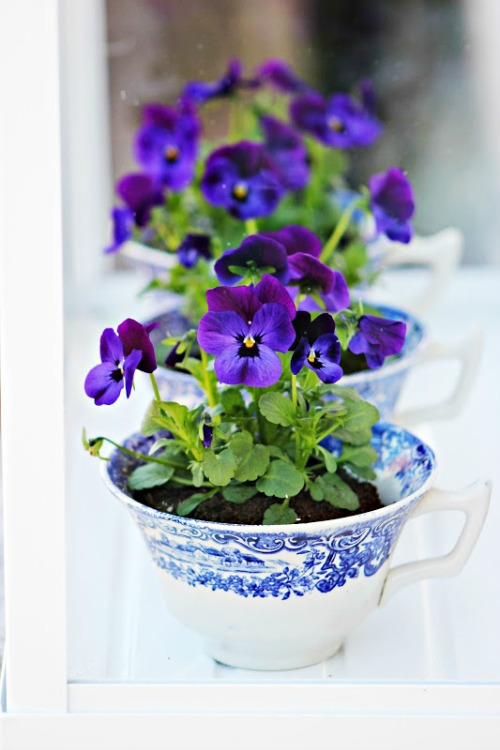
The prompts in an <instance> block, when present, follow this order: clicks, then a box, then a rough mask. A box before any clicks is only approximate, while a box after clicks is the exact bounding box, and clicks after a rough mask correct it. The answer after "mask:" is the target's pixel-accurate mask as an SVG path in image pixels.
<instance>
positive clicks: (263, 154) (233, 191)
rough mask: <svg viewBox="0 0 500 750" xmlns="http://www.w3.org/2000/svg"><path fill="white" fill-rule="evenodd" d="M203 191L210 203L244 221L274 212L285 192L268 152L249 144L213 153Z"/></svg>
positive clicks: (208, 161) (206, 169) (203, 183)
mask: <svg viewBox="0 0 500 750" xmlns="http://www.w3.org/2000/svg"><path fill="white" fill-rule="evenodd" d="M201 189H202V192H203V195H204V196H205V198H206V200H207V201H208V202H209V203H212V204H213V205H214V206H222V207H223V208H225V209H226V211H228V212H229V213H230V214H231V215H232V216H235V217H236V218H237V219H242V220H245V219H254V218H258V217H260V216H267V215H268V214H270V213H272V212H273V211H274V209H275V208H276V206H277V205H278V203H279V201H280V200H281V197H282V195H283V193H284V187H283V185H282V184H281V180H280V175H279V171H278V169H277V167H276V166H275V164H274V162H273V161H272V159H271V157H270V156H269V154H268V153H267V151H266V149H265V148H264V146H263V145H262V144H260V143H251V142H250V141H240V142H239V143H236V144H233V145H230V146H223V147H222V148H218V149H216V150H215V151H213V152H212V153H211V154H210V156H209V157H208V159H207V163H206V166H205V173H204V175H203V178H202V181H201Z"/></svg>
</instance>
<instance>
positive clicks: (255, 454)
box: [229, 430, 270, 482]
mask: <svg viewBox="0 0 500 750" xmlns="http://www.w3.org/2000/svg"><path fill="white" fill-rule="evenodd" d="M229 450H230V451H231V452H232V453H234V455H235V456H236V460H237V461H238V467H237V469H236V471H235V474H234V478H235V479H237V480H238V482H254V481H255V480H256V479H257V478H258V477H261V476H262V475H263V474H265V473H266V471H267V467H268V466H269V460H270V459H269V448H268V447H267V445H254V443H253V438H252V436H251V434H250V433H249V432H247V431H246V430H245V431H242V432H238V433H236V435H235V436H234V437H233V438H232V440H231V442H230V443H229Z"/></svg>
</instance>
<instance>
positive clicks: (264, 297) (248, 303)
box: [206, 274, 297, 322]
mask: <svg viewBox="0 0 500 750" xmlns="http://www.w3.org/2000/svg"><path fill="white" fill-rule="evenodd" d="M206 297H207V306H208V310H209V312H227V311H230V310H232V311H233V312H236V313H238V315H240V316H241V317H242V318H243V320H246V321H247V322H249V321H251V320H252V318H253V316H254V315H255V313H256V312H257V310H258V309H259V308H260V307H261V306H262V305H263V304H265V303H266V302H274V303H276V304H278V305H281V306H282V307H284V308H285V309H286V311H287V312H288V315H289V316H290V320H293V318H295V315H296V312H297V310H296V308H295V304H294V302H293V300H292V298H291V297H290V295H289V293H288V292H287V290H286V288H285V287H284V286H283V284H281V283H280V282H279V281H278V280H277V279H276V278H275V277H274V276H270V275H269V274H264V276H263V277H262V279H261V280H260V281H259V283H258V284H257V286H255V287H254V286H238V287H230V286H218V287H216V288H215V289H209V290H208V291H207V292H206Z"/></svg>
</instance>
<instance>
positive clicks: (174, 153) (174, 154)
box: [165, 146, 179, 162]
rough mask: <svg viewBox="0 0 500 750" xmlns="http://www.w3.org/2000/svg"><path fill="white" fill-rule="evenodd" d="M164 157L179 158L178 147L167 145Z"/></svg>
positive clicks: (167, 158) (172, 159)
mask: <svg viewBox="0 0 500 750" xmlns="http://www.w3.org/2000/svg"><path fill="white" fill-rule="evenodd" d="M165 158H166V160H167V161H170V162H173V161H177V159H178V158H179V149H178V148H177V146H167V148H166V149H165Z"/></svg>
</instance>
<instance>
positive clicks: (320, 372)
mask: <svg viewBox="0 0 500 750" xmlns="http://www.w3.org/2000/svg"><path fill="white" fill-rule="evenodd" d="M294 328H295V330H296V333H297V338H296V340H295V343H294V347H293V348H294V349H295V351H294V353H293V355H292V360H291V363H290V369H291V371H292V372H293V374H294V375H297V373H298V372H299V371H300V370H301V369H302V368H303V366H304V365H305V366H306V367H309V369H310V370H312V371H313V372H315V373H316V375H317V376H318V378H320V380H322V381H323V383H336V382H337V380H340V378H341V377H342V375H343V372H342V368H341V367H340V364H339V363H340V357H341V349H340V341H339V340H338V338H337V336H336V335H335V321H334V319H333V318H332V316H331V315H329V314H328V313H322V314H321V315H318V317H317V318H315V320H313V321H312V322H311V316H310V314H309V313H308V312H298V313H297V317H296V318H295V321H294Z"/></svg>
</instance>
